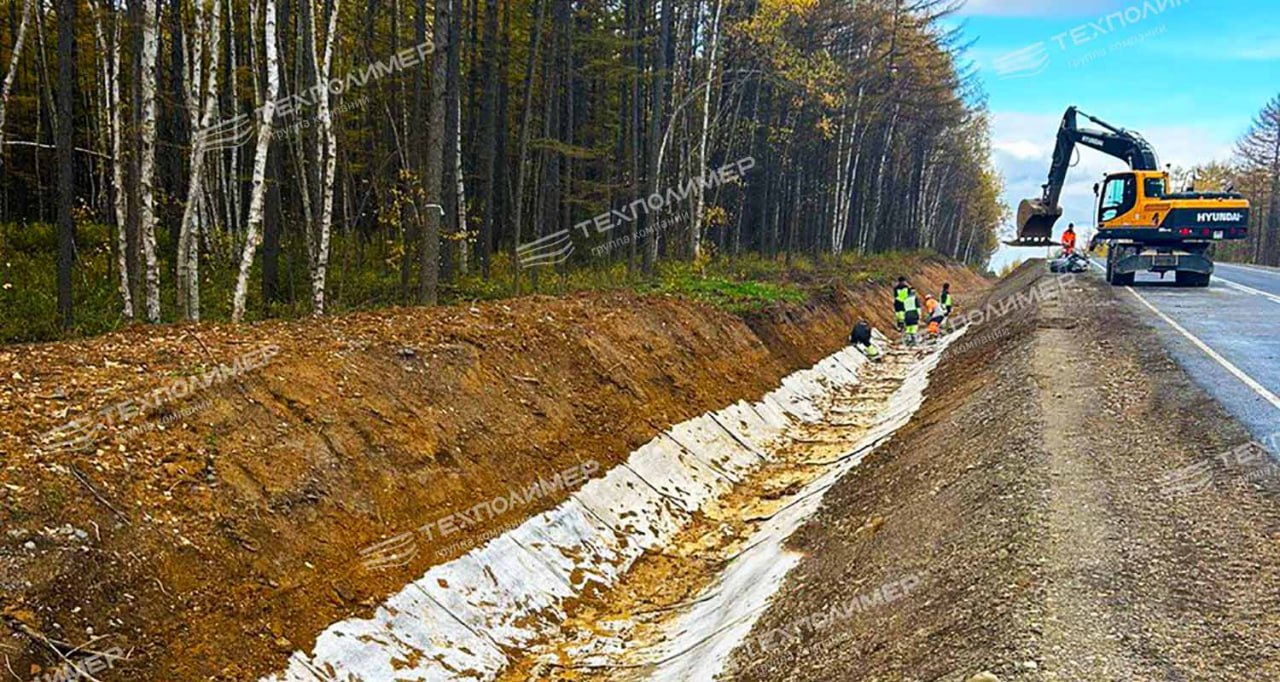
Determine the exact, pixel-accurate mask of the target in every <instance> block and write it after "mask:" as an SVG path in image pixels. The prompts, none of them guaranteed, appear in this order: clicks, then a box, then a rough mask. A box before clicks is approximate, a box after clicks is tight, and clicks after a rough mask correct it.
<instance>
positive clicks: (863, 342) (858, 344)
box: [849, 320, 880, 362]
mask: <svg viewBox="0 0 1280 682" xmlns="http://www.w3.org/2000/svg"><path fill="white" fill-rule="evenodd" d="M849 343H851V344H853V347H854V348H857V349H858V350H859V351H861V352H862V354H863V355H865V356H867V357H868V358H870V359H872V360H874V361H876V362H879V361H880V347H879V346H877V345H876V344H875V342H874V341H872V340H871V325H870V324H868V323H867V321H866V320H858V324H856V325H854V326H853V332H852V333H851V334H849Z"/></svg>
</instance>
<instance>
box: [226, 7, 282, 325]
mask: <svg viewBox="0 0 1280 682" xmlns="http://www.w3.org/2000/svg"><path fill="white" fill-rule="evenodd" d="M263 14H264V15H265V18H264V23H265V27H264V30H263V39H264V41H265V43H266V57H267V92H266V96H265V97H264V98H263V102H262V121H261V123H260V125H259V127H258V146H257V149H256V150H255V151H254V156H253V190H252V194H251V196H250V199H249V219H248V224H247V226H246V227H245V235H244V252H243V253H242V254H241V256H240V272H239V274H238V275H237V276H236V290H235V294H234V295H233V298H232V301H231V319H232V321H234V322H240V321H241V320H243V319H244V300H245V295H246V294H247V293H248V291H249V269H250V268H251V267H252V266H253V254H254V252H255V251H257V248H258V242H259V241H260V240H261V239H262V213H263V210H262V209H263V206H264V204H265V202H266V195H267V185H266V175H267V150H269V149H270V148H271V122H272V121H273V120H274V119H275V113H276V103H275V99H276V95H277V94H278V93H279V92H280V68H279V57H278V56H277V54H276V3H275V0H266V6H265V9H264V11H263Z"/></svg>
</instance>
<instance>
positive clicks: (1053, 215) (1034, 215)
mask: <svg viewBox="0 0 1280 682" xmlns="http://www.w3.org/2000/svg"><path fill="white" fill-rule="evenodd" d="M1081 116H1083V117H1084V118H1086V119H1088V120H1089V121H1091V122H1093V123H1094V124H1096V125H1097V126H1099V128H1097V129H1094V128H1081V127H1080V125H1079V121H1078V119H1079V117H1081ZM1077 144H1080V145H1084V146H1086V147H1089V148H1091V149H1096V150H1098V151H1100V152H1102V153H1104V154H1108V155H1110V156H1114V157H1116V158H1118V159H1123V160H1124V161H1125V162H1126V163H1128V164H1129V167H1130V168H1132V169H1133V170H1159V168H1160V159H1159V157H1157V156H1156V151H1155V149H1153V148H1152V147H1151V145H1150V144H1149V143H1148V142H1147V141H1146V140H1145V139H1143V137H1142V136H1141V135H1139V134H1138V133H1135V132H1133V131H1131V130H1125V129H1124V128H1119V127H1117V126H1113V125H1111V124H1110V123H1107V122H1106V121H1103V120H1101V119H1099V118H1095V117H1093V116H1090V115H1089V114H1086V113H1084V112H1083V111H1080V110H1079V109H1077V108H1076V107H1074V106H1073V107H1068V108H1067V111H1066V113H1065V114H1063V116H1062V125H1061V126H1059V127H1058V142H1057V144H1056V145H1055V146H1054V149H1053V161H1052V163H1051V164H1050V166H1049V181H1048V182H1047V183H1045V184H1044V192H1043V194H1042V195H1041V196H1040V197H1036V198H1031V199H1024V200H1023V201H1022V203H1021V204H1019V205H1018V237H1017V239H1015V240H1013V241H1009V242H1005V243H1006V244H1009V245H1010V246H1042V245H1046V244H1050V243H1052V240H1053V226H1054V224H1055V223H1057V222H1058V219H1059V218H1061V217H1062V206H1060V205H1059V204H1058V200H1059V198H1060V197H1061V196H1062V187H1063V185H1064V184H1065V183H1066V180H1067V171H1068V170H1069V169H1070V168H1071V158H1072V156H1073V154H1074V152H1075V148H1076V145H1077Z"/></svg>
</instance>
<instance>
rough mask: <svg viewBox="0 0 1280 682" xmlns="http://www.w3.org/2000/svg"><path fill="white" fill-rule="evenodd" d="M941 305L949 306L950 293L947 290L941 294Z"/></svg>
mask: <svg viewBox="0 0 1280 682" xmlns="http://www.w3.org/2000/svg"><path fill="white" fill-rule="evenodd" d="M942 305H944V306H946V307H947V308H950V307H951V294H950V293H949V292H948V293H945V294H943V295H942Z"/></svg>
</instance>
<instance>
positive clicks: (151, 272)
mask: <svg viewBox="0 0 1280 682" xmlns="http://www.w3.org/2000/svg"><path fill="white" fill-rule="evenodd" d="M156 2H157V0H143V2H142V78H141V83H139V89H140V90H141V97H142V102H141V106H142V145H141V146H142V148H141V150H140V153H141V157H140V158H141V161H140V163H139V169H138V191H139V192H140V193H141V194H142V196H141V198H140V203H139V207H138V217H139V222H140V223H141V225H140V230H139V231H140V233H141V237H142V257H143V263H144V267H145V268H146V271H145V273H144V275H145V278H146V304H147V321H148V322H153V323H154V322H159V321H160V266H159V264H158V263H157V262H156V197H155V163H156V53H157V47H156V46H157V42H158V40H159V36H158V31H157V26H156V22H157V20H158V10H157V7H156Z"/></svg>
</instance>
